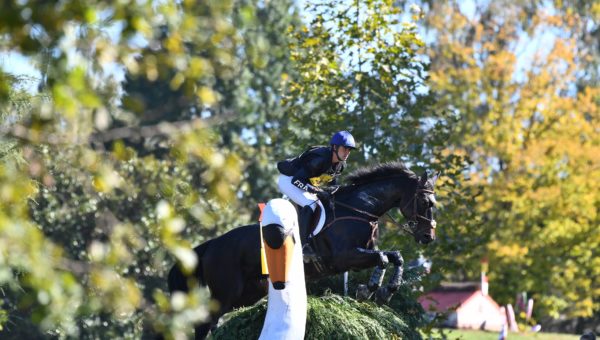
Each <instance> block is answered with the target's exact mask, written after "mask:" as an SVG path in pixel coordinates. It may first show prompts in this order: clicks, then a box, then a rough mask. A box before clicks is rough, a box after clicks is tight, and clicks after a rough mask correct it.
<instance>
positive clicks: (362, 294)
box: [356, 284, 373, 301]
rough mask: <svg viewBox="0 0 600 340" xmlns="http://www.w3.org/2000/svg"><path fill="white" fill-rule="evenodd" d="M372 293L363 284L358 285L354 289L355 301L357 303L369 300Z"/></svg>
mask: <svg viewBox="0 0 600 340" xmlns="http://www.w3.org/2000/svg"><path fill="white" fill-rule="evenodd" d="M372 295H373V292H371V291H370V290H369V287H367V285H364V284H360V285H358V287H357V288H356V300H358V301H366V300H368V299H370V298H371V296H372Z"/></svg>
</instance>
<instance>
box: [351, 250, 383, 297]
mask: <svg viewBox="0 0 600 340" xmlns="http://www.w3.org/2000/svg"><path fill="white" fill-rule="evenodd" d="M358 251H359V252H361V253H364V254H370V255H377V256H378V260H377V261H378V263H376V267H375V269H374V270H373V274H371V278H370V279H369V282H368V283H367V284H366V285H364V284H359V285H358V287H357V288H356V299H357V300H368V299H370V298H371V296H372V295H373V292H375V291H376V290H377V289H378V288H379V287H381V284H382V283H383V277H384V276H385V267H386V266H387V264H388V262H389V261H388V258H387V256H386V255H385V254H384V253H383V252H381V251H378V250H369V249H362V248H359V249H358Z"/></svg>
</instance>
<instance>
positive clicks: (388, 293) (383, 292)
mask: <svg viewBox="0 0 600 340" xmlns="http://www.w3.org/2000/svg"><path fill="white" fill-rule="evenodd" d="M385 254H386V255H387V257H388V259H389V260H390V262H391V263H392V264H393V265H394V274H392V277H391V278H390V280H389V281H388V284H387V286H385V287H382V288H380V289H378V290H377V293H376V294H375V301H376V302H377V303H378V304H380V305H381V304H386V303H388V302H390V300H391V298H392V295H394V293H395V292H396V291H397V290H398V288H399V287H400V284H401V283H402V273H403V272H404V267H403V266H404V259H403V258H402V255H401V254H400V252H399V251H387V252H385Z"/></svg>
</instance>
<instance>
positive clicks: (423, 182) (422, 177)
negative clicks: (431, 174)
mask: <svg viewBox="0 0 600 340" xmlns="http://www.w3.org/2000/svg"><path fill="white" fill-rule="evenodd" d="M427 176H428V175H427V170H425V171H423V174H422V175H421V179H420V180H419V182H420V184H421V185H425V184H426V183H427Z"/></svg>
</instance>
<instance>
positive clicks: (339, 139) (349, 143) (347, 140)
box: [329, 131, 356, 149]
mask: <svg viewBox="0 0 600 340" xmlns="http://www.w3.org/2000/svg"><path fill="white" fill-rule="evenodd" d="M329 144H331V145H341V146H345V147H347V148H351V149H356V143H355V142H354V137H352V135H351V134H350V132H348V131H338V132H336V133H335V134H334V135H333V137H331V142H329Z"/></svg>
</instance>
